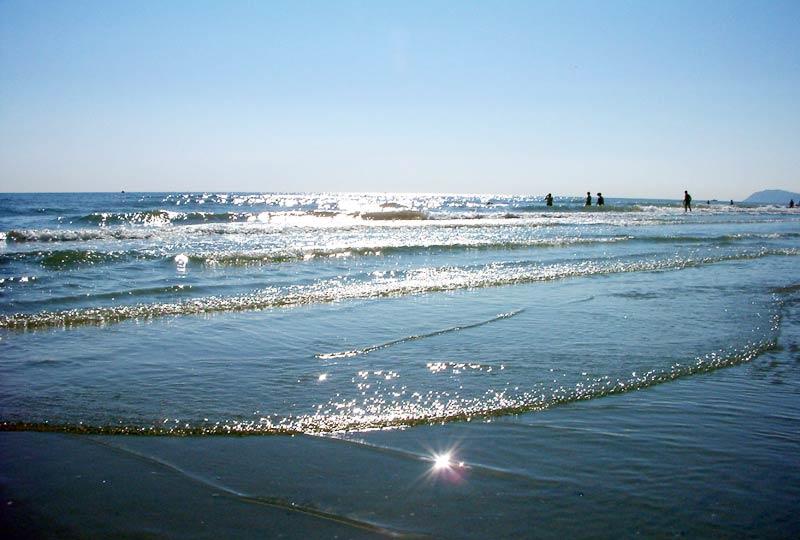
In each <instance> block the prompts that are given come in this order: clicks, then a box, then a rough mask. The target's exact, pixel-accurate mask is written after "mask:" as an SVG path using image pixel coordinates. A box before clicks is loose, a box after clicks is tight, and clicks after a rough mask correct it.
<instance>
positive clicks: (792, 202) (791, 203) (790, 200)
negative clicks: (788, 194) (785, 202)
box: [789, 199, 794, 208]
mask: <svg viewBox="0 0 800 540" xmlns="http://www.w3.org/2000/svg"><path fill="white" fill-rule="evenodd" d="M789 208H794V199H789Z"/></svg>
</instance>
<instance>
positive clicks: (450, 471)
mask: <svg viewBox="0 0 800 540" xmlns="http://www.w3.org/2000/svg"><path fill="white" fill-rule="evenodd" d="M429 459H430V461H431V462H432V465H431V467H430V469H428V472H427V474H426V476H427V478H428V480H429V481H441V480H443V481H445V482H447V483H452V484H460V483H461V482H463V481H464V480H465V479H466V478H465V476H464V475H465V474H466V472H467V470H468V469H469V467H468V466H466V465H465V464H464V462H463V461H458V459H457V457H456V452H455V449H452V448H451V449H449V450H444V451H442V452H431V454H430V457H429Z"/></svg>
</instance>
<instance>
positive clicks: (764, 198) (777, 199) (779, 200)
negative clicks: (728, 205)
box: [742, 189, 800, 204]
mask: <svg viewBox="0 0 800 540" xmlns="http://www.w3.org/2000/svg"><path fill="white" fill-rule="evenodd" d="M790 199H793V200H794V201H795V202H798V201H800V193H794V192H792V191H784V190H782V189H765V190H764V191H756V192H755V193H753V194H752V195H750V196H749V197H747V198H746V199H745V200H744V201H742V202H746V203H761V204H787V203H788V202H789V200H790Z"/></svg>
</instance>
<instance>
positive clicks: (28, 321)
mask: <svg viewBox="0 0 800 540" xmlns="http://www.w3.org/2000/svg"><path fill="white" fill-rule="evenodd" d="M798 253H800V251H798V250H797V249H760V250H756V251H747V252H740V253H736V254H730V255H719V256H716V257H697V258H692V257H687V258H677V257H676V258H670V259H662V260H642V261H623V260H587V261H582V262H574V263H559V264H551V265H545V266H538V265H535V266H532V265H531V264H524V265H520V264H509V263H494V264H489V265H486V266H482V267H479V268H462V267H441V268H421V269H417V270H412V271H408V272H405V273H404V274H403V275H401V276H400V277H388V278H387V277H378V278H375V279H372V280H371V281H355V280H338V279H334V280H326V281H321V282H317V283H314V284H311V285H298V286H291V287H288V288H283V289H281V288H277V287H269V288H265V289H262V290H258V291H254V292H252V293H250V294H247V295H241V296H231V297H217V296H210V297H203V298H196V299H192V300H185V301H182V302H175V303H146V304H133V305H118V306H110V307H96V308H76V309H70V310H63V311H55V312H51V311H42V312H39V313H16V314H11V315H2V316H0V328H8V329H15V330H26V329H43V328H69V327H75V326H84V325H106V324H111V323H117V322H121V321H125V320H131V319H139V320H149V319H154V318H157V317H167V316H178V315H199V314H212V313H222V312H240V311H255V310H261V309H271V308H280V307H293V306H301V305H308V304H319V303H331V302H338V301H346V300H356V299H376V298H386V297H396V296H407V295H415V294H428V293H435V292H445V291H455V290H464V289H478V288H485V287H498V286H505V285H519V284H527V283H534V282H539V281H553V280H559V279H566V278H575V277H586V276H594V275H606V274H617V273H627V272H654V271H667V270H680V269H684V268H693V267H700V266H705V265H710V264H716V263H721V262H726V261H740V260H750V259H759V258H763V257H768V256H797V255H798Z"/></svg>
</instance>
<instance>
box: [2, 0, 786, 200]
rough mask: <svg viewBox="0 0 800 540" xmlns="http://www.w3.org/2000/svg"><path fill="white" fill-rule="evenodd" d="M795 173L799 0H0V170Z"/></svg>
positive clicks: (678, 176)
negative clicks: (65, 0) (167, 0)
mask: <svg viewBox="0 0 800 540" xmlns="http://www.w3.org/2000/svg"><path fill="white" fill-rule="evenodd" d="M768 188H777V189H787V190H790V191H800V2H798V1H796V0H790V1H786V2H783V1H764V0H753V1H733V0H725V1H717V0H713V1H704V0H691V1H673V2H667V1H664V2H650V1H645V0H641V1H630V2H628V1H625V2H623V1H611V0H610V1H604V2H597V1H592V2H579V1H569V0H566V1H563V0H562V1H553V2H548V1H533V0H528V1H518V2H516V1H502V0H498V1H467V0H455V1H446V0H441V1H437V0H430V1H413V0H409V1H398V2H388V1H386V2H385V1H380V0H373V1H335V0H328V1H319V2H315V1H301V0H294V1H286V2H283V1H266V0H264V1H252V2H245V1H226V2H204V1H198V0H194V1H185V2H183V1H180V0H171V1H169V2H161V1H155V0H153V1H146V0H139V1H130V2H128V1H124V0H119V1H114V2H108V1H106V0H103V1H96V2H95V1H80V0H74V1H68V2H64V1H60V0H59V1H53V2H50V1H45V0H37V1H35V2H30V1H25V0H23V1H16V0H0V191H4V192H9V191H12V192H15V191H44V192H48V191H119V190H123V189H124V190H126V191H292V192H296V191H306V192H307V191H369V192H386V191H400V192H440V193H503V194H523V195H524V194H531V195H541V194H543V193H548V192H552V193H553V194H556V195H580V194H582V193H585V192H586V191H588V190H591V191H592V192H596V191H602V192H603V193H604V195H606V196H607V197H664V198H680V197H681V196H682V194H683V190H684V189H688V190H689V191H690V192H691V193H692V194H693V195H694V196H695V198H699V199H706V198H717V199H722V200H727V199H736V200H740V199H743V198H745V197H747V196H748V195H749V194H751V193H752V192H754V191H758V190H761V189H768Z"/></svg>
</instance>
